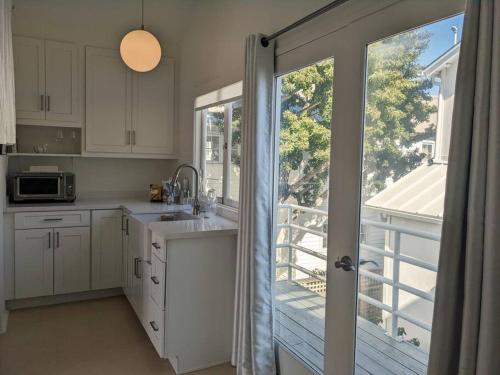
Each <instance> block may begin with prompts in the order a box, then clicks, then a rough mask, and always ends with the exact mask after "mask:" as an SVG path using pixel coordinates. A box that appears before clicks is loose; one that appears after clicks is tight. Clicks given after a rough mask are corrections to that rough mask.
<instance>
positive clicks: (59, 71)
mask: <svg viewBox="0 0 500 375" xmlns="http://www.w3.org/2000/svg"><path fill="white" fill-rule="evenodd" d="M77 59H78V52H77V49H76V46H75V45H74V44H72V43H62V42H55V41H51V40H46V41H45V95H46V104H45V119H46V120H47V121H51V122H52V121H54V122H55V123H57V122H58V121H62V122H78V121H79V120H80V113H79V98H78V90H79V87H78V72H77V69H78V65H77V63H78V60H77Z"/></svg>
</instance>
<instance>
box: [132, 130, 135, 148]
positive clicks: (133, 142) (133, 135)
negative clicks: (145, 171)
mask: <svg viewBox="0 0 500 375" xmlns="http://www.w3.org/2000/svg"><path fill="white" fill-rule="evenodd" d="M132 146H135V130H132Z"/></svg>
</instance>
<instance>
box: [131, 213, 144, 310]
mask: <svg viewBox="0 0 500 375" xmlns="http://www.w3.org/2000/svg"><path fill="white" fill-rule="evenodd" d="M141 225H143V224H141V223H140V222H138V221H136V220H134V219H133V218H129V238H128V241H129V242H128V252H129V283H130V284H129V288H130V296H129V300H130V303H131V304H132V307H133V308H134V310H135V312H136V314H137V316H138V317H139V319H141V317H142V276H143V272H142V271H143V269H142V253H141V250H140V249H141V248H140V230H141V228H140V226H141Z"/></svg>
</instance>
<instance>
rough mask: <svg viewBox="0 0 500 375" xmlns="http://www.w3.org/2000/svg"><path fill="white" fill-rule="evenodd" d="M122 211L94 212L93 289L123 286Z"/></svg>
mask: <svg viewBox="0 0 500 375" xmlns="http://www.w3.org/2000/svg"><path fill="white" fill-rule="evenodd" d="M122 257H123V249H122V210H94V211H92V283H91V284H92V285H91V287H92V289H93V290H96V289H106V288H117V287H120V286H122V273H123V270H122V268H123V264H122V262H123V260H122Z"/></svg>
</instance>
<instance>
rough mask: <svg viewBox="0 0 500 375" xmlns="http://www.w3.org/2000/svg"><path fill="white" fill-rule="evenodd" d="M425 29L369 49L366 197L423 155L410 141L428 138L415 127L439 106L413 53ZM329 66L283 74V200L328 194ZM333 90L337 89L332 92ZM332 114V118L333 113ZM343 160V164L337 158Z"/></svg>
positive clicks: (423, 43)
mask: <svg viewBox="0 0 500 375" xmlns="http://www.w3.org/2000/svg"><path fill="white" fill-rule="evenodd" d="M429 39H430V34H429V33H426V32H422V31H411V32H407V33H403V34H400V35H397V36H394V37H391V38H389V39H386V40H384V41H381V42H378V43H375V44H373V45H371V46H370V47H369V48H368V65H367V66H368V72H367V77H368V78H367V94H366V111H365V140H364V144H365V150H364V155H365V160H364V169H363V179H364V181H365V183H364V186H365V189H364V192H365V197H364V198H365V199H366V198H367V197H369V196H372V195H373V194H375V193H377V192H379V191H381V190H383V189H384V188H385V186H386V181H387V180H388V179H392V180H393V181H396V180H397V179H399V178H400V177H402V176H404V175H405V174H406V173H408V172H409V171H410V170H412V169H414V168H415V167H417V166H418V165H419V164H420V163H421V162H422V159H423V157H424V155H423V154H418V153H417V152H415V151H414V150H412V148H411V146H412V145H413V144H414V143H415V142H418V141H419V140H422V139H427V138H430V137H431V136H432V134H433V132H434V131H435V126H433V125H432V124H431V125H430V126H429V127H428V130H427V131H426V132H425V133H417V132H416V126H417V125H418V124H420V123H422V122H425V121H428V119H429V115H430V114H431V113H433V112H435V111H436V108H435V106H433V105H432V103H431V97H430V95H429V89H430V88H431V87H432V82H431V80H430V79H428V78H425V77H421V76H420V75H419V74H420V71H421V70H422V66H420V65H419V63H418V58H419V57H420V55H421V54H422V52H423V51H424V50H425V49H426V48H427V47H428V44H429ZM333 76H334V67H333V61H332V60H325V61H323V62H320V63H317V64H314V65H311V66H308V67H306V68H303V69H301V70H298V71H295V72H292V73H290V74H287V75H285V76H284V77H283V78H282V80H281V122H280V150H279V155H280V163H279V166H280V176H279V177H280V180H279V196H280V200H281V201H282V202H285V201H287V200H288V199H289V198H290V197H293V198H294V199H295V200H296V202H297V204H299V205H303V206H309V207H310V206H315V205H317V203H318V198H326V197H325V196H324V195H325V194H326V193H327V189H326V188H325V187H326V184H327V178H328V169H329V159H330V141H331V139H330V137H331V131H330V124H331V119H332V101H333V100H335V99H334V97H335V96H334V93H333ZM335 95H342V93H338V92H335ZM333 118H334V119H335V116H333ZM339 162H341V161H339Z"/></svg>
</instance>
